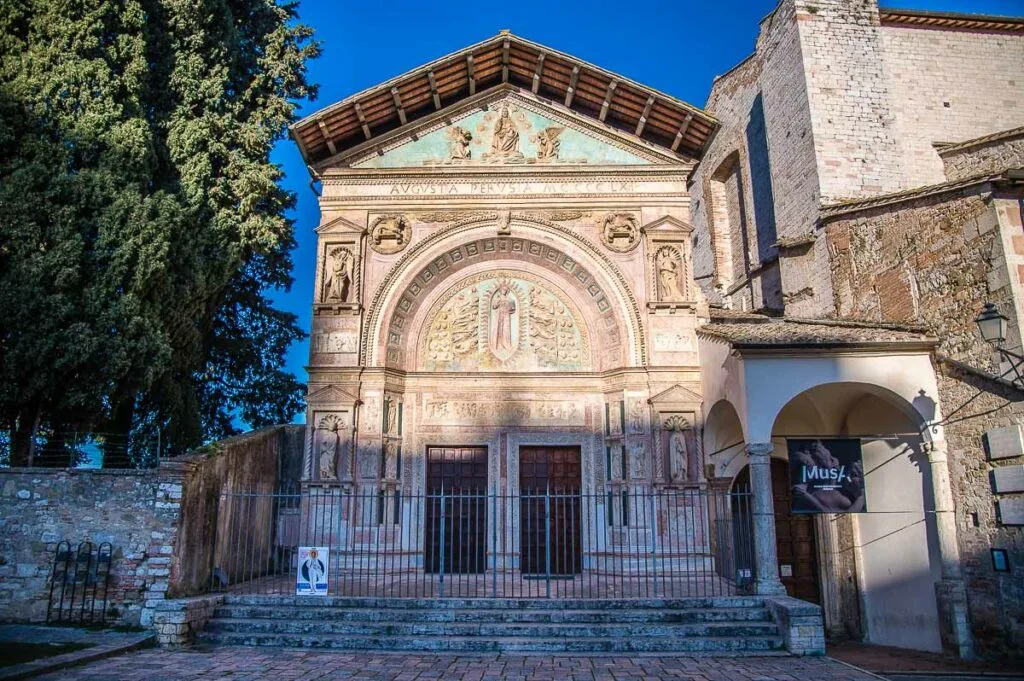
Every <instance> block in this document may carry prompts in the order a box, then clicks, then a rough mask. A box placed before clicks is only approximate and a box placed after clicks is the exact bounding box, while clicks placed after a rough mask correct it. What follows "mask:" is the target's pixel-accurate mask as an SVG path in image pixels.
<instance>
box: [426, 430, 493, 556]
mask: <svg viewBox="0 0 1024 681" xmlns="http://www.w3.org/2000/svg"><path fill="white" fill-rule="evenodd" d="M424 515H425V520H426V527H425V528H424V532H425V537H424V546H425V548H426V556H425V558H426V560H425V569H426V572H428V573H439V572H441V569H442V561H443V568H444V573H445V574H469V573H479V572H484V571H485V570H486V569H487V554H486V549H487V543H486V540H485V537H486V530H487V448H486V447H427V495H426V512H425V514H424Z"/></svg>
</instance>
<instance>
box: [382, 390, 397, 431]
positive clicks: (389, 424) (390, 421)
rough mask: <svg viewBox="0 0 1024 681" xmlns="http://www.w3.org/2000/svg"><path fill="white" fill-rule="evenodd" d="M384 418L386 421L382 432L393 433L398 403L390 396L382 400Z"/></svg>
mask: <svg viewBox="0 0 1024 681" xmlns="http://www.w3.org/2000/svg"><path fill="white" fill-rule="evenodd" d="M384 416H385V418H386V419H387V421H386V423H385V424H384V432H385V433H386V434H392V433H394V432H395V425H396V422H397V420H398V402H397V400H394V399H392V398H391V397H390V396H388V397H385V398H384Z"/></svg>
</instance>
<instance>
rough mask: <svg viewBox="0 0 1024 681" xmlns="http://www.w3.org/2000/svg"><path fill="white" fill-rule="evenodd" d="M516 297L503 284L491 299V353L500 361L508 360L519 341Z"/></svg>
mask: <svg viewBox="0 0 1024 681" xmlns="http://www.w3.org/2000/svg"><path fill="white" fill-rule="evenodd" d="M517 310H518V306H517V305H516V296H515V294H514V293H512V289H511V288H509V285H508V284H507V283H502V284H501V285H500V286H499V287H498V290H497V291H495V292H494V295H493V296H492V297H491V338H490V341H491V352H493V353H494V355H495V356H496V357H498V359H502V360H504V359H508V358H509V357H511V356H512V354H513V353H514V352H515V351H516V348H517V347H518V345H519V344H518V341H519V329H518V324H517V322H518V318H517V317H516V312H517Z"/></svg>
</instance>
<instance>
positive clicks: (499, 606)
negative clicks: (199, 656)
mask: <svg viewBox="0 0 1024 681" xmlns="http://www.w3.org/2000/svg"><path fill="white" fill-rule="evenodd" d="M224 603H225V605H252V606H259V605H267V606H275V607H277V606H301V607H304V608H310V607H322V608H373V609H383V608H393V609H400V610H452V609H460V610H470V609H479V610H526V609H531V610H640V609H654V610H689V609H697V608H763V607H764V600H763V599H760V598H755V597H747V596H722V597H714V598H640V599H590V598H587V599H583V598H580V599H572V598H358V597H346V596H276V595H275V596H245V595H228V596H225V598H224Z"/></svg>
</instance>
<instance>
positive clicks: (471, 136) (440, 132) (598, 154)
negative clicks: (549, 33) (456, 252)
mask: <svg viewBox="0 0 1024 681" xmlns="http://www.w3.org/2000/svg"><path fill="white" fill-rule="evenodd" d="M669 163H679V159H678V158H673V157H671V156H669V155H667V154H665V153H663V152H662V151H661V150H660V149H659V148H657V147H656V146H654V145H651V144H648V143H646V142H644V141H643V140H640V139H638V138H633V137H631V136H630V135H628V134H625V133H622V132H620V131H618V130H615V129H614V128H611V127H609V126H602V125H596V124H594V123H593V122H592V121H590V120H587V119H586V118H584V117H582V116H580V115H579V114H577V113H575V112H573V111H570V110H568V109H564V108H561V107H558V106H557V105H554V104H550V103H547V102H542V101H540V100H539V99H536V98H533V97H531V96H529V95H528V94H527V93H520V92H518V91H510V90H509V89H508V88H499V89H498V91H495V92H492V93H488V94H485V95H481V96H480V97H478V98H476V99H475V100H473V101H467V102H462V103H460V104H458V105H456V106H452V107H449V108H448V109H444V110H442V111H440V112H438V113H437V114H436V115H435V116H432V117H430V118H429V119H428V120H425V121H420V122H417V123H415V124H409V125H407V126H403V127H402V128H399V129H398V130H396V131H395V132H394V133H392V134H390V135H387V136H382V137H381V138H380V139H378V140H375V141H374V143H372V144H370V143H367V144H365V145H363V146H362V147H360V148H357V149H355V150H354V152H353V153H351V154H345V155H344V156H343V157H339V158H337V159H335V163H333V164H332V165H338V166H350V167H353V168H423V167H447V168H452V167H456V168H457V167H463V166H488V167H489V166H505V165H526V166H609V165H615V166H623V165H661V164H669Z"/></svg>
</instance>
